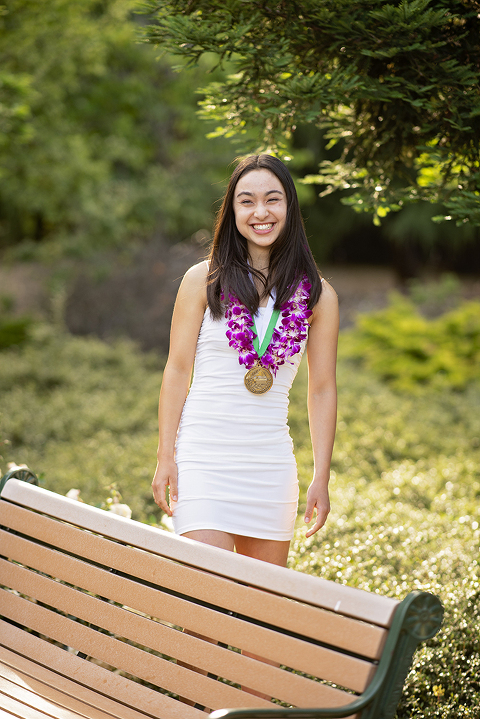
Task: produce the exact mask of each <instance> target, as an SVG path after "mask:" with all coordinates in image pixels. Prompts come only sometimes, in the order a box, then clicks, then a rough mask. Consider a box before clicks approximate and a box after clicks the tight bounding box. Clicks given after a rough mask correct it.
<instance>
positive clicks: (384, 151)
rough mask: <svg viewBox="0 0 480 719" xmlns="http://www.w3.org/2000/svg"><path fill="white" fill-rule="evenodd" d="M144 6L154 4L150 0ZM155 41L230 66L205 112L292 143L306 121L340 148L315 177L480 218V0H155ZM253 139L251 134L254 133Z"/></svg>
mask: <svg viewBox="0 0 480 719" xmlns="http://www.w3.org/2000/svg"><path fill="white" fill-rule="evenodd" d="M144 5H145V3H144ZM146 6H147V7H148V9H149V10H150V11H151V12H153V13H154V16H155V21H156V22H155V25H153V26H151V27H150V28H149V29H148V31H147V37H148V40H149V41H150V42H152V43H155V44H157V45H159V46H160V47H162V48H164V49H166V50H168V51H169V52H171V53H174V54H176V55H177V56H180V57H181V58H182V60H183V61H184V62H185V61H187V65H188V64H189V65H195V64H196V63H197V62H198V61H199V59H200V57H201V56H202V55H203V54H204V53H212V52H213V53H216V54H217V56H218V58H219V61H220V63H221V64H225V63H226V62H227V61H228V62H227V64H228V67H229V68H231V69H232V68H233V72H231V74H230V75H228V76H227V78H226V80H225V81H224V82H220V83H218V82H217V83H211V84H210V85H209V86H208V87H207V88H206V95H207V96H206V99H205V100H204V101H203V102H202V103H201V104H202V114H203V116H204V117H205V118H209V119H214V120H215V121H216V122H217V123H218V125H217V130H216V133H214V134H217V135H227V136H240V137H241V138H242V137H243V140H244V148H245V149H246V150H249V151H251V150H254V149H260V148H262V149H269V150H273V151H276V152H279V153H282V152H283V153H285V152H286V148H287V143H288V139H289V138H290V136H291V133H292V132H293V131H294V130H295V127H296V125H298V124H300V123H313V124H315V125H317V126H319V127H321V128H323V129H324V131H325V133H326V137H327V138H328V139H329V141H330V147H333V146H335V145H337V146H338V150H339V152H338V160H337V161H325V162H323V163H322V165H321V167H320V172H319V174H318V175H315V176H311V177H309V178H306V181H307V182H312V183H316V184H318V183H321V184H323V185H325V193H329V192H332V191H333V190H335V189H339V188H341V189H349V190H351V191H352V194H351V195H350V196H349V197H348V199H347V202H348V203H349V204H351V205H352V206H353V207H354V208H355V209H357V210H358V211H369V212H372V213H373V214H374V221H375V222H377V223H378V222H379V218H381V217H384V216H385V215H386V214H387V213H388V212H389V211H390V210H392V209H393V210H396V209H399V208H400V207H401V206H402V205H403V204H404V203H406V202H411V201H416V200H428V201H430V202H441V203H443V204H444V206H446V207H447V212H448V213H449V214H448V216H447V217H442V218H438V219H452V218H453V219H455V220H456V221H457V223H463V222H467V221H470V222H472V223H473V224H475V225H480V193H479V189H480V166H479V156H480V153H479V148H480V3H479V2H476V1H474V0H435V2H433V1H432V0H402V1H401V2H384V1H383V0H278V1H277V2H274V3H272V2H270V0H269V1H266V0H248V1H246V0H170V1H167V0H149V1H148V2H147V3H146ZM252 138H254V139H252Z"/></svg>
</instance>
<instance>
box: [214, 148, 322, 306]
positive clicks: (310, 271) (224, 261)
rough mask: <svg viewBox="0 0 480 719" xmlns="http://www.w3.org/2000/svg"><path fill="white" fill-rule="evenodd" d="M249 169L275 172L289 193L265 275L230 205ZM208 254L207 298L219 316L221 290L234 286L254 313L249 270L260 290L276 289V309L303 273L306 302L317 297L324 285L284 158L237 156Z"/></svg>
mask: <svg viewBox="0 0 480 719" xmlns="http://www.w3.org/2000/svg"><path fill="white" fill-rule="evenodd" d="M252 170H269V171H270V172H273V174H274V175H276V177H277V178H278V179H279V180H280V182H281V183H282V185H283V188H284V190H285V194H286V199H287V216H286V220H285V226H284V228H283V230H282V232H281V233H280V235H279V236H278V237H277V239H276V240H275V242H274V243H273V245H272V247H271V250H270V260H269V269H268V277H267V278H266V279H265V277H264V276H263V275H262V274H261V273H260V272H257V271H256V270H255V269H254V268H253V267H251V266H250V265H249V264H248V246H247V240H246V239H245V237H243V235H241V234H240V232H239V231H238V229H237V225H236V223H235V214H234V210H233V198H234V194H235V188H236V186H237V183H238V181H239V180H240V178H241V177H243V175H246V174H247V172H251V171H252ZM208 259H209V272H208V279H207V301H208V306H209V308H210V311H211V313H212V317H213V318H214V319H220V318H221V317H222V314H223V312H224V307H223V303H222V299H221V296H222V292H223V293H224V294H225V297H228V293H229V292H232V293H233V294H235V295H236V296H237V297H238V299H239V300H240V301H241V302H242V303H243V304H244V305H245V306H246V307H247V308H248V310H249V311H250V313H251V314H252V315H255V314H256V312H257V310H258V306H259V303H260V295H259V293H258V291H257V289H256V287H255V285H254V284H253V282H252V281H251V279H250V276H251V275H255V276H257V277H258V278H259V279H260V281H261V282H262V283H263V285H264V291H263V296H265V295H270V294H271V293H272V290H275V294H276V298H275V309H280V307H281V306H282V305H283V304H284V303H285V302H287V301H288V300H289V299H290V297H291V295H292V294H293V293H294V291H295V290H296V288H297V285H298V283H299V282H300V280H301V279H302V277H303V276H304V275H306V276H307V278H308V281H309V282H310V284H311V286H312V289H311V291H310V299H309V303H308V306H309V308H310V309H312V307H313V306H314V305H315V304H316V303H317V301H318V298H319V297H320V293H321V291H322V283H321V280H320V274H319V271H318V269H317V266H316V264H315V260H314V259H313V255H312V252H311V250H310V247H309V246H308V241H307V236H306V233H305V227H304V224H303V220H302V215H301V213H300V206H299V204H298V198H297V191H296V189H295V185H294V183H293V180H292V177H291V175H290V173H289V171H288V170H287V168H286V167H285V165H284V164H283V162H281V161H280V160H278V159H277V158H276V157H273V156H272V155H252V156H250V157H247V158H245V159H244V160H242V161H241V162H239V164H238V165H237V167H236V168H235V170H234V171H233V173H232V176H231V177H230V182H229V183H228V187H227V191H226V192H225V196H224V198H223V202H222V206H221V208H220V210H219V212H218V215H217V219H216V223H215V232H214V236H213V242H212V247H211V250H210V255H209V258H208Z"/></svg>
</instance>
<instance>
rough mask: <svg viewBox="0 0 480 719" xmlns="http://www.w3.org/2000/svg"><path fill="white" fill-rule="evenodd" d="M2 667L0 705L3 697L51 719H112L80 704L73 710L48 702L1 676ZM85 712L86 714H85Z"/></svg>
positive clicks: (0, 667)
mask: <svg viewBox="0 0 480 719" xmlns="http://www.w3.org/2000/svg"><path fill="white" fill-rule="evenodd" d="M1 669H2V665H1V664H0V705H1V703H2V700H3V699H4V697H8V698H9V699H10V700H12V699H13V700H15V701H18V702H21V703H22V704H24V705H25V706H27V707H29V708H31V709H35V710H37V711H39V712H42V713H44V714H45V715H46V716H48V717H53V719H82V718H83V717H86V716H88V717H89V719H112V715H111V714H105V712H101V711H98V710H97V709H95V707H85V706H84V707H83V708H82V706H81V704H80V702H75V705H76V706H75V708H73V707H68V706H65V703H63V706H62V705H60V704H58V703H57V702H54V701H50V700H48V699H46V698H45V697H44V696H42V695H41V694H39V693H38V692H36V691H34V690H33V691H32V690H31V689H29V688H28V687H27V686H22V685H21V684H19V683H17V682H12V681H11V680H10V679H6V678H5V677H3V676H1V674H2V671H1ZM85 711H87V712H88V713H87V714H86V713H85Z"/></svg>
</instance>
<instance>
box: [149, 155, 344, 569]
mask: <svg viewBox="0 0 480 719" xmlns="http://www.w3.org/2000/svg"><path fill="white" fill-rule="evenodd" d="M337 338H338V303H337V296H336V294H335V292H334V290H333V289H332V288H331V287H330V285H329V284H328V283H327V282H325V281H323V280H321V279H320V276H319V273H318V270H317V268H316V265H315V262H314V259H313V256H312V254H311V251H310V249H309V247H308V243H307V239H306V235H305V230H304V226H303V222H302V218H301V214H300V208H299V205H298V199H297V195H296V191H295V186H294V183H293V180H292V178H291V176H290V173H289V172H288V170H287V168H286V167H285V165H284V164H283V163H282V162H281V161H280V160H278V159H276V158H275V157H272V156H270V155H255V156H252V157H248V158H246V159H244V160H242V161H241V162H240V163H239V164H238V165H237V167H236V169H235V170H234V172H233V174H232V176H231V178H230V182H229V185H228V188H227V191H226V194H225V197H224V200H223V204H222V207H221V209H220V212H219V214H218V217H217V223H216V229H215V235H214V240H213V245H212V249H211V252H210V256H209V259H208V261H206V262H201V263H200V264H198V265H195V266H194V267H192V268H191V269H190V270H189V271H188V272H187V273H186V275H185V277H184V279H183V281H182V283H181V285H180V289H179V291H178V296H177V301H176V304H175V309H174V312H173V318H172V329H171V342H170V352H169V357H168V361H167V364H166V367H165V371H164V375H163V382H162V388H161V392H160V404H159V426H160V438H159V446H158V464H157V469H156V472H155V476H154V479H153V482H152V487H153V494H154V499H155V502H156V503H157V504H158V505H159V506H160V507H161V508H162V509H163V510H164V511H165V512H166V513H167V514H168V515H169V516H172V514H173V522H174V527H175V531H176V533H178V534H181V535H183V536H185V537H190V538H192V539H195V540H198V541H200V542H205V543H207V544H212V545H214V546H217V547H222V548H224V549H228V550H232V551H233V550H234V549H236V551H237V552H239V553H241V554H245V555H248V556H251V557H256V558H257V559H261V560H264V561H267V562H272V563H274V564H278V565H282V566H285V564H286V561H287V555H288V549H289V544H290V540H291V538H292V535H293V529H294V523H295V518H296V514H297V502H298V481H297V470H296V464H295V458H294V455H293V446H292V440H291V438H290V435H289V431H288V426H287V411H288V393H289V390H290V387H291V384H292V382H293V379H294V377H295V374H296V372H297V369H298V365H299V364H300V359H301V357H302V354H303V351H304V348H305V346H306V348H307V358H308V375H309V381H308V416H309V422H310V433H311V438H312V447H313V455H314V475H313V480H312V482H311V484H310V487H309V489H308V494H307V506H306V511H305V522H306V523H307V524H308V523H310V522H311V521H312V519H314V516H315V514H316V517H315V523H314V525H313V526H312V527H311V528H310V529H309V530H308V531H307V536H311V535H312V534H314V533H315V532H316V531H317V530H318V529H320V527H322V526H323V524H324V523H325V521H326V519H327V515H328V513H329V510H330V505H329V498H328V481H329V474H330V460H331V454H332V448H333V441H334V435H335V423H336V381H335V365H336V348H337ZM194 363H195V367H194V378H193V382H192V385H191V387H190V390H189V386H190V380H191V374H192V368H193V366H194ZM167 488H168V492H167ZM168 494H169V498H170V505H169V503H168Z"/></svg>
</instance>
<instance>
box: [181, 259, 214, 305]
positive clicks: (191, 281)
mask: <svg viewBox="0 0 480 719" xmlns="http://www.w3.org/2000/svg"><path fill="white" fill-rule="evenodd" d="M207 275H208V263H207V261H206V260H205V261H203V262H199V263H198V264H197V265H193V266H192V267H190V269H189V270H187V272H186V273H185V275H184V277H183V279H182V282H181V284H180V289H179V290H178V296H179V298H181V299H183V298H185V299H186V298H188V299H190V300H193V301H198V302H199V303H201V304H202V305H203V307H206V304H207Z"/></svg>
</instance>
